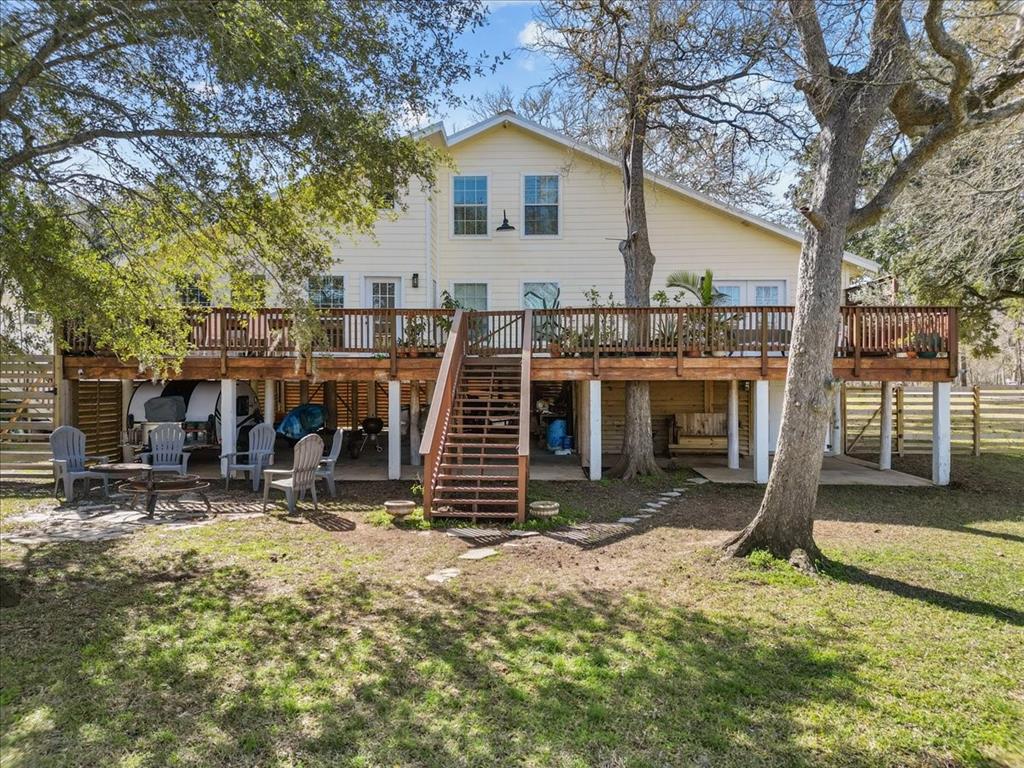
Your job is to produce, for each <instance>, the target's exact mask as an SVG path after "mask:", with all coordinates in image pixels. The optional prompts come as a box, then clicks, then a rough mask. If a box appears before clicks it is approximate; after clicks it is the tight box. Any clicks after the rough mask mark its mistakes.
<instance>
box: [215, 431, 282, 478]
mask: <svg viewBox="0 0 1024 768" xmlns="http://www.w3.org/2000/svg"><path fill="white" fill-rule="evenodd" d="M276 437H277V433H276V432H275V431H274V428H273V426H271V425H270V424H259V425H257V426H255V427H253V428H252V430H250V432H249V450H248V451H236V452H235V453H222V454H221V458H222V459H227V460H228V471H227V475H225V477H224V490H225V491H226V490H227V489H228V483H230V482H231V473H232V472H248V473H249V479H250V480H252V489H253V490H254V491H258V490H259V489H260V479H261V478H262V477H263V470H264V469H266V468H267V467H269V466H270V465H271V464H273V463H274V439H275V438H276Z"/></svg>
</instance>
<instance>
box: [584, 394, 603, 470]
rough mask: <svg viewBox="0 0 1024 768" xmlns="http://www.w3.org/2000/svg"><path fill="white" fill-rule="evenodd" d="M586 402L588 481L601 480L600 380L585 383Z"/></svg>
mask: <svg viewBox="0 0 1024 768" xmlns="http://www.w3.org/2000/svg"><path fill="white" fill-rule="evenodd" d="M587 388H588V390H589V391H588V392H587V395H588V400H589V401H590V408H589V411H590V421H589V428H590V446H589V450H590V455H589V459H590V479H591V480H600V479H601V380H600V379H593V380H591V381H588V382H587Z"/></svg>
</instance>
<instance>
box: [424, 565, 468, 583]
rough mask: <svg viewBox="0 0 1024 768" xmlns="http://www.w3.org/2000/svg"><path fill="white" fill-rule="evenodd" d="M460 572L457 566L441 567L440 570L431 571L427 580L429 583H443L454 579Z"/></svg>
mask: <svg viewBox="0 0 1024 768" xmlns="http://www.w3.org/2000/svg"><path fill="white" fill-rule="evenodd" d="M460 573H462V571H460V570H459V569H458V568H442V569H441V570H439V571H434V572H433V573H431V574H430V575H428V576H427V581H429V582H430V583H431V584H444V583H445V582H446V581H449V580H450V579H454V578H455V577H456V576H458V575H459V574H460Z"/></svg>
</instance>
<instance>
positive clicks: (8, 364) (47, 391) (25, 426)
mask: <svg viewBox="0 0 1024 768" xmlns="http://www.w3.org/2000/svg"><path fill="white" fill-rule="evenodd" d="M54 387H55V384H54V371H53V358H52V357H50V356H48V355H17V354H10V355H5V356H4V358H3V359H2V360H0V478H2V479H4V480H48V479H49V478H50V477H51V475H52V470H51V465H50V459H51V458H52V454H51V453H50V444H49V442H48V439H47V438H48V437H49V434H50V431H51V430H52V429H53V425H54V408H55V406H56V394H55V389H54Z"/></svg>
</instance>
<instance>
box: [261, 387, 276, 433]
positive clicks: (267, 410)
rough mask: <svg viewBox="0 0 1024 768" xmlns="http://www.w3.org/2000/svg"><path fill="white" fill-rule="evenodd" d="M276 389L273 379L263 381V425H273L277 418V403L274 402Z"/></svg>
mask: <svg viewBox="0 0 1024 768" xmlns="http://www.w3.org/2000/svg"><path fill="white" fill-rule="evenodd" d="M275 394H276V392H275V387H274V380H273V379H264V380H263V423H264V424H270V425H273V423H274V417H275V416H277V403H275V402H274V395H275Z"/></svg>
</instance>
